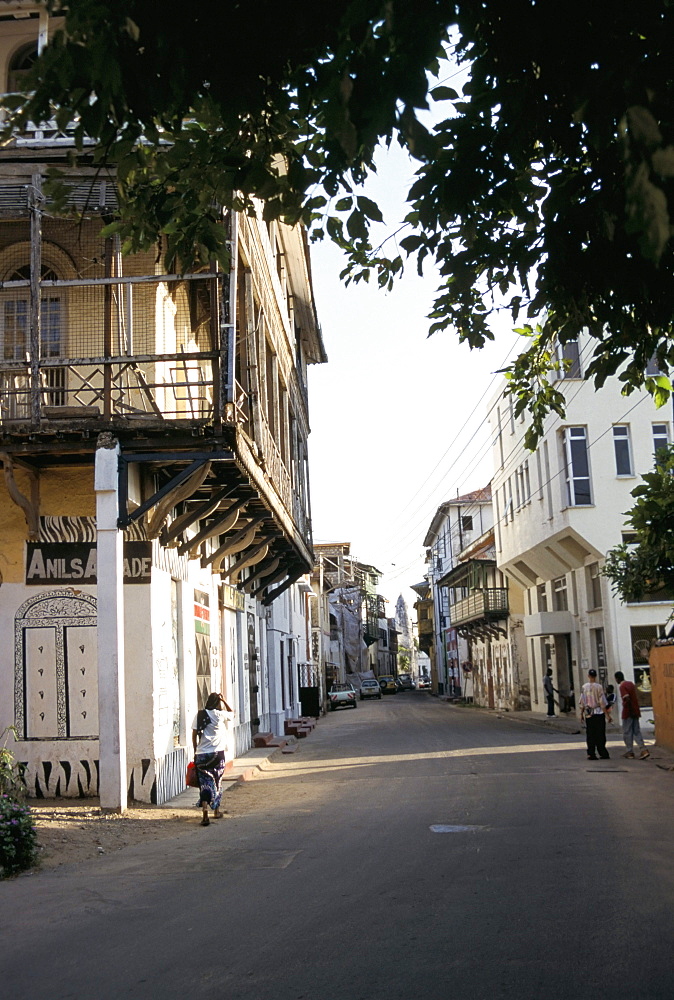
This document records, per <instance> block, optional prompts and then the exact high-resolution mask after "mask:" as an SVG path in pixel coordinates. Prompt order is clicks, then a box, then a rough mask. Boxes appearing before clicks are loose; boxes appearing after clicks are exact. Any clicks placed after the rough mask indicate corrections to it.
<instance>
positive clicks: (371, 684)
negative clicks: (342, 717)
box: [360, 677, 381, 701]
mask: <svg viewBox="0 0 674 1000" xmlns="http://www.w3.org/2000/svg"><path fill="white" fill-rule="evenodd" d="M364 698H379V699H381V688H380V687H379V685H378V684H377V682H376V680H375V679H374V677H366V678H365V680H363V681H361V682H360V700H361V701H363V699H364Z"/></svg>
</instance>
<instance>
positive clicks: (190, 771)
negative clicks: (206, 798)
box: [185, 760, 199, 788]
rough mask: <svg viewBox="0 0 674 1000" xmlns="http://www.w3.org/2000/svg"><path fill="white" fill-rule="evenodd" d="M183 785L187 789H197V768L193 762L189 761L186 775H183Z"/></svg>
mask: <svg viewBox="0 0 674 1000" xmlns="http://www.w3.org/2000/svg"><path fill="white" fill-rule="evenodd" d="M185 784H186V785H187V787H188V788H198V787H199V775H198V774H197V768H196V765H195V763H194V761H192V760H191V761H190V762H189V764H188V765H187V773H186V775H185Z"/></svg>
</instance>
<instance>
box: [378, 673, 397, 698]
mask: <svg viewBox="0 0 674 1000" xmlns="http://www.w3.org/2000/svg"><path fill="white" fill-rule="evenodd" d="M379 687H380V689H381V693H382V694H397V693H398V688H397V685H396V679H395V677H394V676H393V674H382V675H381V677H380V678H379Z"/></svg>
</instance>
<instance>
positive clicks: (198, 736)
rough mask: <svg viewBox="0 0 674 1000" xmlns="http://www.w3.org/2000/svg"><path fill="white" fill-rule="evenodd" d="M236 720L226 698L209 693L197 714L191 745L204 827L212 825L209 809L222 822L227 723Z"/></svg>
mask: <svg viewBox="0 0 674 1000" xmlns="http://www.w3.org/2000/svg"><path fill="white" fill-rule="evenodd" d="M233 718H234V712H233V711H232V710H231V708H230V707H229V705H228V704H227V702H226V701H225V699H224V698H223V696H222V695H221V694H219V693H215V692H213V693H212V694H209V696H208V699H207V701H206V707H205V708H202V710H201V711H200V712H197V714H196V716H195V718H194V722H193V723H192V745H193V747H194V766H195V767H196V769H197V777H198V778H199V805H200V806H201V810H202V819H201V825H202V826H209V824H210V820H209V818H208V807H209V806H210V807H211V808H212V810H213V819H221V818H222V812H221V811H220V797H221V794H222V793H221V791H220V782H221V781H222V775H223V772H224V770H225V759H226V754H227V742H228V736H229V734H228V731H227V723H228V722H229V721H230V720H231V719H233Z"/></svg>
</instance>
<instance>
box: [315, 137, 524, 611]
mask: <svg viewBox="0 0 674 1000" xmlns="http://www.w3.org/2000/svg"><path fill="white" fill-rule="evenodd" d="M413 171H414V167H413V163H412V161H411V160H409V158H408V157H407V156H406V154H404V153H403V152H402V151H400V150H399V149H398V148H397V147H396V148H395V150H392V151H391V152H389V153H388V154H385V155H383V156H382V157H381V160H380V165H379V172H378V176H377V178H376V179H375V180H374V181H373V182H372V183H371V184H370V185H368V187H367V189H366V193H367V194H368V195H369V196H370V197H372V198H374V199H375V200H376V201H377V202H378V204H379V205H380V207H381V208H382V210H383V212H384V216H385V218H386V220H387V222H389V223H390V226H389V228H390V231H391V232H393V231H395V229H396V228H397V225H396V223H397V222H399V220H401V219H402V218H403V217H404V215H405V214H406V212H405V207H404V197H405V193H406V191H407V188H408V182H409V179H410V178H411V177H412V175H413ZM343 266H344V263H343V259H342V256H341V254H340V251H339V250H338V249H337V248H335V247H334V246H333V245H332V244H329V243H328V242H327V241H326V242H323V243H319V244H314V246H313V249H312V268H313V277H314V288H315V293H316V303H317V309H318V318H319V322H320V323H321V326H322V330H323V338H324V341H325V347H326V350H327V354H328V359H329V360H328V364H326V365H316V366H313V367H312V368H311V369H310V375H309V412H310V421H311V431H312V433H311V436H310V438H309V467H310V473H311V504H312V519H313V534H314V541H316V542H325V541H340V542H341V541H344V542H351V551H352V553H353V554H354V555H355V556H356V557H357V558H358V559H360V560H361V561H362V562H366V563H371V564H373V565H374V566H376V567H377V568H378V569H379V570H380V571H381V572H382V573H383V574H384V577H383V579H382V582H381V584H380V593H382V594H383V595H384V596H385V597H386V598H387V599H388V600H389V601H390V602H391V603H390V604H389V605H388V614H389V616H393V614H394V612H395V602H396V600H397V598H398V595H399V594H400V593H402V594H403V596H404V597H405V600H406V601H407V603H408V605H411V604H412V602H413V600H414V598H415V596H416V595H415V594H414V593H413V592H412V591H410V590H409V589H408V588H409V587H410V586H411V585H412V584H413V583H418V582H419V581H420V580H422V579H423V575H424V572H425V569H424V559H423V556H424V549H423V540H424V536H425V534H426V531H427V529H428V526H429V524H430V521H431V518H432V517H433V514H434V512H435V510H436V509H437V507H438V506H439V505H440V504H441V503H442V502H443V501H444V500H447V499H449V498H450V497H454V496H457V495H458V494H461V493H466V492H468V491H470V490H474V489H478V488H479V487H481V486H485V485H486V484H487V483H488V482H489V480H490V479H491V476H492V467H491V451H490V447H489V440H488V433H487V427H486V415H487V402H488V400H489V399H490V397H491V396H492V395H493V394H494V392H495V390H496V388H497V387H498V385H499V383H500V381H501V376H495V375H494V373H495V372H496V371H497V370H498V369H499V368H502V367H503V366H504V364H505V362H506V361H507V360H511V359H512V357H514V354H515V345H516V343H517V342H519V343H520V344H521V339H520V338H519V337H517V336H516V335H515V334H514V333H512V329H511V326H510V325H509V321H508V317H504V320H503V328H502V331H501V332H499V333H498V334H497V336H496V341H495V343H494V344H490V345H489V346H488V347H486V348H484V349H483V350H482V351H470V349H469V348H468V347H467V346H465V345H463V346H462V345H459V343H458V340H457V336H456V335H455V334H451V333H444V334H443V333H439V334H435V335H434V336H433V337H431V338H428V337H427V332H428V327H429V325H430V324H429V321H428V320H427V319H426V316H427V314H428V312H429V311H430V309H431V305H432V301H433V296H434V292H435V288H436V278H437V275H436V273H435V272H434V271H431V269H430V268H429V270H428V274H427V275H426V276H425V277H424V278H419V277H418V276H417V275H416V267H415V265H414V264H411V266H410V267H409V269H408V270H407V271H406V272H405V274H404V276H403V278H402V279H401V280H399V281H398V283H397V286H396V287H395V289H394V290H393V291H392V292H391V293H384V292H381V291H379V289H378V288H377V287H376V282H375V284H374V285H373V286H370V285H365V284H363V283H361V284H359V285H350V286H349V287H348V288H346V287H345V286H344V284H343V283H342V282H341V281H340V279H339V273H340V271H341V270H342V268H343Z"/></svg>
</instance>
